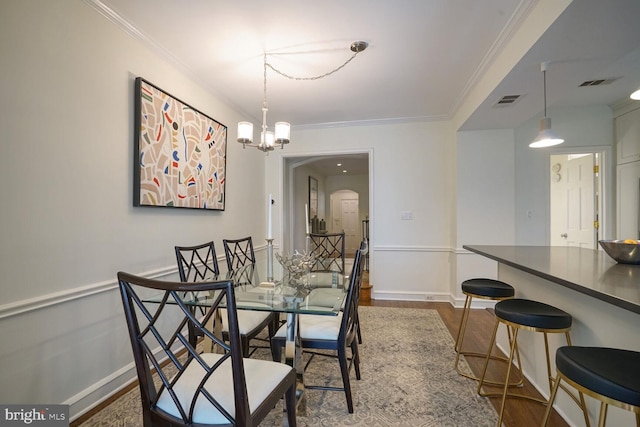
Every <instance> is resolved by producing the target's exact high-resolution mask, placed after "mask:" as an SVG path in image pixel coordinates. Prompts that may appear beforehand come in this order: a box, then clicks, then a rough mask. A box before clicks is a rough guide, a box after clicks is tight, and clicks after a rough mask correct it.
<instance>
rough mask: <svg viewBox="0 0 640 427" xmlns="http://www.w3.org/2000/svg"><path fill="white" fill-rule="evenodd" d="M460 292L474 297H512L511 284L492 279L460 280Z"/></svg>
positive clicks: (513, 291) (513, 293) (513, 292)
mask: <svg viewBox="0 0 640 427" xmlns="http://www.w3.org/2000/svg"><path fill="white" fill-rule="evenodd" d="M462 292H464V293H465V294H472V295H473V296H476V297H485V298H492V299H494V298H495V299H503V298H512V297H513V296H514V295H515V290H514V289H513V286H511V285H509V284H507V283H504V282H501V281H500V280H494V279H469V280H465V281H464V282H462Z"/></svg>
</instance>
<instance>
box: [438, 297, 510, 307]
mask: <svg viewBox="0 0 640 427" xmlns="http://www.w3.org/2000/svg"><path fill="white" fill-rule="evenodd" d="M465 299H466V297H462V298H457V297H456V296H455V295H451V299H450V300H449V303H450V304H451V305H452V306H453V308H464V300H465ZM497 302H498V301H496V300H487V299H480V298H474V299H473V300H472V301H471V309H472V310H476V309H477V310H486V309H487V308H493V307H494V306H495V305H496V303H497Z"/></svg>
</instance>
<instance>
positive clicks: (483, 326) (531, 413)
mask: <svg viewBox="0 0 640 427" xmlns="http://www.w3.org/2000/svg"><path fill="white" fill-rule="evenodd" d="M360 305H362V306H376V307H400V308H402V307H406V308H428V309H434V310H437V311H438V313H439V314H440V317H441V318H442V320H443V321H444V323H445V324H446V326H447V328H448V329H449V332H450V333H451V335H452V336H453V338H454V339H455V337H456V335H457V333H458V327H459V325H460V318H461V316H462V309H461V308H459V309H456V308H454V307H453V306H451V304H449V303H438V302H409V301H376V300H371V299H370V298H368V294H367V293H366V292H365V293H363V294H362V296H361V298H360ZM494 322H495V317H494V315H493V313H492V312H491V311H490V310H471V313H470V315H469V322H468V324H467V333H466V336H465V339H464V350H465V351H474V352H478V353H485V352H486V351H487V348H488V347H489V341H490V338H491V334H492V332H493V327H494V324H495V323H494ZM363 332H364V331H363ZM364 338H365V339H366V336H365V337H364ZM467 359H468V360H467V361H468V363H469V366H470V367H471V370H472V371H473V372H474V373H475V374H476V375H479V374H481V373H482V368H483V367H484V359H482V358H476V357H471V358H467ZM453 363H454V352H453V348H452V349H451V364H452V366H453ZM505 373H506V372H505V364H504V363H503V362H500V363H490V364H489V369H488V371H487V375H488V377H489V378H495V379H501V378H504V375H505ZM512 378H513V373H512ZM469 381H473V380H471V379H470V380H469ZM494 390H495V391H497V392H500V391H501V389H498V388H495V387H492V388H486V391H489V392H494ZM518 393H522V394H526V395H531V396H538V397H541V396H540V393H538V391H537V390H536V389H535V388H534V387H533V386H532V385H531V384H530V383H529V382H528V381H526V379H525V385H524V386H523V388H522V389H520V390H518ZM489 399H490V400H491V402H492V403H493V406H494V407H495V408H496V411H498V410H500V401H501V400H500V398H493V397H492V398H489ZM545 409H546V407H545V406H543V405H541V404H539V403H535V402H530V401H527V400H523V399H507V404H506V406H505V413H504V419H503V423H504V426H506V427H530V426H531V427H533V426H539V425H540V423H541V422H542V418H543V416H544V411H545ZM548 425H549V426H554V427H556V426H557V427H565V426H566V427H568V424H567V423H566V422H565V421H564V420H563V419H562V418H561V417H560V416H559V415H558V414H557V413H556V412H555V410H554V411H553V413H552V416H551V419H550V421H549V424H548Z"/></svg>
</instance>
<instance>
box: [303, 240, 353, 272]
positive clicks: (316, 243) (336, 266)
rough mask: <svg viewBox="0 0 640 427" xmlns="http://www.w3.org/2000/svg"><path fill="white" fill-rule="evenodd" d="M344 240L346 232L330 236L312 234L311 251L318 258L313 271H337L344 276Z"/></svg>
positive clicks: (312, 267) (312, 268)
mask: <svg viewBox="0 0 640 427" xmlns="http://www.w3.org/2000/svg"><path fill="white" fill-rule="evenodd" d="M344 240H345V239H344V231H343V232H341V233H329V234H322V233H318V234H316V233H310V234H309V251H310V252H311V253H313V254H314V256H315V258H316V259H315V262H314V264H313V266H311V271H337V272H339V273H341V274H344V273H345V267H344V256H345V254H344Z"/></svg>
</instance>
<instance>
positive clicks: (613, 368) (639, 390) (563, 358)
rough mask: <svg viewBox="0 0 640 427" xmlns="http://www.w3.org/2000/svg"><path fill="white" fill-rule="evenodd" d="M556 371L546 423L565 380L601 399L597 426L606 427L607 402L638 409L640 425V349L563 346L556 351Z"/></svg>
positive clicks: (637, 423) (633, 409)
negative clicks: (557, 393) (639, 350)
mask: <svg viewBox="0 0 640 427" xmlns="http://www.w3.org/2000/svg"><path fill="white" fill-rule="evenodd" d="M556 370H557V372H558V375H557V377H556V380H555V385H554V387H553V391H552V392H551V396H550V397H549V404H548V406H547V411H546V412H545V414H544V421H543V424H542V425H543V426H546V425H547V422H548V420H549V414H550V413H551V408H552V406H553V401H554V400H555V397H556V392H557V391H558V387H559V386H560V382H561V381H564V382H566V383H568V384H570V385H571V386H572V387H573V388H575V389H576V390H579V391H580V392H582V393H585V394H587V395H589V396H591V397H593V398H595V399H598V400H599V401H600V402H601V403H600V417H599V419H598V426H602V427H604V425H605V421H606V418H607V408H608V405H613V406H617V407H619V408H622V409H626V410H628V411H632V412H635V414H636V426H637V427H640V353H639V352H637V351H631V350H619V349H615V348H603V347H560V348H559V349H558V351H557V352H556ZM583 410H584V408H583ZM586 417H587V414H586V412H585V418H586Z"/></svg>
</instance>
